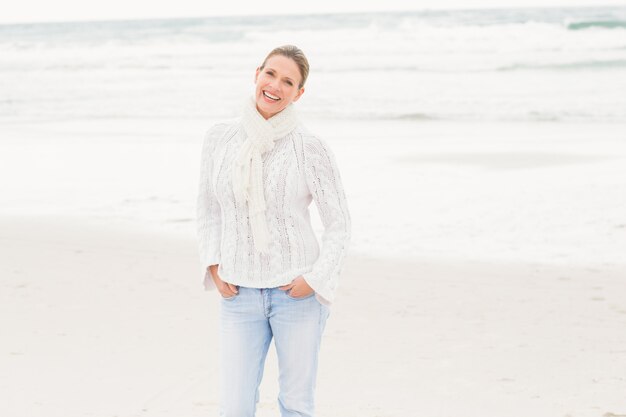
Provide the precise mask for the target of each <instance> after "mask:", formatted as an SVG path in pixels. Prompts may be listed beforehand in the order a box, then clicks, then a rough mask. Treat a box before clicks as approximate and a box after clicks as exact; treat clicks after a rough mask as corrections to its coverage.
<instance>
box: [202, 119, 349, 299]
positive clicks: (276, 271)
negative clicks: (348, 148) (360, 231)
mask: <svg viewBox="0 0 626 417" xmlns="http://www.w3.org/2000/svg"><path fill="white" fill-rule="evenodd" d="M245 138H246V133H245V130H244V129H243V127H242V125H241V123H240V122H239V121H234V122H228V123H219V124H217V125H215V126H213V127H212V128H211V129H209V131H207V133H206V135H205V138H204V144H203V147H202V157H201V173H200V181H199V192H198V201H197V231H198V243H199V252H200V259H201V263H202V268H203V271H204V276H203V278H204V285H205V289H207V290H214V289H215V284H214V283H213V280H212V279H211V276H210V273H209V272H208V267H209V266H210V265H215V264H219V267H218V274H219V276H220V277H221V279H222V280H224V281H226V282H229V283H231V284H235V285H241V286H244V287H252V288H272V287H277V286H280V285H285V284H288V283H290V282H291V281H292V280H293V279H294V278H296V277H298V276H299V275H302V276H303V277H304V279H305V280H306V282H307V283H308V284H309V286H310V287H311V288H313V289H314V290H315V292H316V297H317V299H318V301H320V302H321V303H323V304H325V305H331V304H332V302H333V299H334V296H335V291H336V289H337V284H338V282H339V275H340V272H341V268H342V264H343V260H344V257H345V255H346V250H347V248H348V244H349V241H350V235H351V223H350V214H349V212H348V206H347V203H346V197H345V193H344V190H343V186H342V183H341V178H340V175H339V170H338V168H337V164H336V162H335V157H334V155H333V153H332V152H331V150H330V149H329V148H328V145H327V144H326V143H325V142H324V141H323V140H322V139H320V138H318V137H317V136H315V135H313V134H311V133H309V132H308V131H307V130H306V129H305V128H304V126H302V125H301V124H299V125H298V127H297V128H296V129H295V130H293V131H292V132H291V133H290V134H288V135H287V136H285V137H283V138H280V139H278V140H277V141H276V143H275V146H274V148H273V149H272V150H270V151H268V152H266V153H265V154H263V156H262V159H263V187H264V193H265V200H266V206H267V211H266V217H267V225H268V228H269V233H270V243H269V253H268V254H263V253H257V252H256V251H255V250H254V242H253V238H252V235H251V231H250V222H249V218H248V211H247V207H246V206H241V205H238V204H237V203H236V201H235V198H234V194H233V191H232V190H233V187H232V180H231V167H232V166H233V161H234V159H235V157H236V156H237V150H238V149H239V148H240V147H241V145H242V143H243V142H244V140H245ZM312 200H313V201H315V204H316V206H317V209H318V212H319V214H320V218H321V220H322V223H323V225H324V232H323V234H322V246H321V249H320V246H319V244H318V241H317V239H316V237H315V233H314V231H313V229H312V227H311V221H310V216H309V209H308V207H309V204H310V203H311V201H312Z"/></svg>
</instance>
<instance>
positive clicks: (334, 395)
mask: <svg viewBox="0 0 626 417" xmlns="http://www.w3.org/2000/svg"><path fill="white" fill-rule="evenodd" d="M0 230H1V231H2V232H1V233H0V245H1V251H0V253H1V254H2V255H1V256H2V259H1V262H0V274H1V276H2V281H1V284H0V285H1V286H2V290H1V291H0V296H1V299H0V313H1V314H0V317H2V328H3V332H2V333H3V335H2V352H0V368H1V369H2V370H3V371H2V373H1V374H0V391H2V392H3V395H2V399H1V400H0V401H1V403H0V408H1V409H2V410H4V411H3V414H4V413H6V415H11V416H24V417H26V416H46V417H54V416H59V417H61V416H63V417H67V416H128V417H132V416H172V415H178V416H190V417H191V416H210V415H217V400H218V395H217V388H218V387H217V385H216V381H217V375H216V373H217V372H218V366H219V364H218V363H217V360H216V357H217V351H216V347H215V346H216V344H217V326H216V319H217V314H218V308H219V303H218V301H219V300H218V299H217V294H216V293H207V292H204V291H202V290H201V286H200V282H199V280H198V279H197V278H198V276H197V259H196V253H195V241H194V240H193V239H188V238H177V237H176V236H173V235H171V234H169V235H168V234H159V233H155V232H154V230H152V229H147V228H142V227H138V226H137V225H133V224H131V223H124V222H121V221H118V222H111V221H106V222H105V221H102V220H100V221H98V220H95V219H89V218H79V217H58V216H49V217H41V216H39V217H27V216H23V217H7V216H3V217H2V218H1V219H0ZM624 276H626V268H624V267H623V266H611V267H608V266H604V267H602V268H597V267H578V268H574V267H569V268H568V267H562V266H551V265H545V264H542V263H534V262H525V263H512V262H508V263H503V262H471V261H465V262H463V261H457V262H440V261H432V260H431V261H429V260H425V259H424V260H418V259H416V260H414V261H411V262H409V261H406V262H400V261H397V260H387V259H377V258H375V257H371V256H367V257H365V256H362V255H359V254H352V256H350V257H349V259H348V261H347V264H346V267H345V273H344V276H343V278H344V279H343V282H342V286H341V288H340V289H339V292H338V297H337V298H338V300H337V303H336V304H335V305H334V306H333V310H332V312H331V318H330V319H329V322H328V325H327V330H326V333H325V338H324V342H323V347H322V352H321V363H320V369H319V382H318V387H319V388H318V398H317V402H318V415H319V416H320V417H333V416H346V417H357V416H371V417H375V416H389V417H396V416H397V417H400V416H418V415H430V416H496V415H502V414H506V415H508V416H520V417H522V416H528V415H533V416H546V417H547V416H572V417H573V416H608V415H620V413H623V410H624V409H625V406H626V404H625V400H624V395H623V393H624V385H625V383H626V381H625V379H624V373H623V369H624V364H625V363H626V333H624V331H623V329H624V325H626V308H625V307H624V303H623V296H624V294H625V291H626V283H625V282H624V280H623V277H624ZM276 365H277V364H276V358H275V352H274V350H273V347H271V348H270V353H269V356H268V361H267V365H266V374H265V377H264V381H263V384H262V387H261V401H260V403H259V408H258V416H260V417H270V416H276V415H277V410H278V409H277V404H276V395H277V386H276V385H277V383H276V381H277V370H276ZM610 413H613V414H610Z"/></svg>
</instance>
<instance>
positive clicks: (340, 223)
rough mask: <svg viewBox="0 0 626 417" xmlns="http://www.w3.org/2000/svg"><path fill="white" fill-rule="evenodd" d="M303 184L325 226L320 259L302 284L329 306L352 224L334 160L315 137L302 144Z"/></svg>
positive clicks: (325, 147) (303, 275)
mask: <svg viewBox="0 0 626 417" xmlns="http://www.w3.org/2000/svg"><path fill="white" fill-rule="evenodd" d="M304 164H305V171H306V180H307V184H308V186H309V190H310V192H311V195H312V196H313V201H315V204H316V206H317V209H318V211H319V214H320V218H321V220H322V224H323V225H324V232H323V234H322V245H321V250H320V255H319V258H318V259H317V260H316V262H315V264H314V265H313V270H312V271H311V272H308V273H305V274H302V277H303V278H304V280H305V281H306V282H307V283H308V284H309V286H310V287H311V288H313V289H314V290H315V291H316V292H317V293H318V294H319V295H320V296H321V297H322V298H323V299H324V300H325V301H327V302H328V304H330V303H332V301H333V299H334V294H335V290H336V289H337V285H338V282H339V275H340V273H341V268H342V265H343V260H344V257H345V255H346V251H347V249H348V245H349V242H350V237H351V220H350V213H349V211H348V204H347V201H346V196H345V192H344V189H343V184H342V182H341V176H340V174H339V169H338V167H337V163H336V160H335V156H334V154H333V153H332V151H331V150H330V148H329V147H328V145H327V144H326V143H325V142H324V141H323V140H321V139H320V138H317V137H308V138H306V139H305V143H304Z"/></svg>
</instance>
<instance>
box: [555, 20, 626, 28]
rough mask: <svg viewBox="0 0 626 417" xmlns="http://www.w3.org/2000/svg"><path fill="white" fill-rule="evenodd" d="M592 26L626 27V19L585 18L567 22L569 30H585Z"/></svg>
mask: <svg viewBox="0 0 626 417" xmlns="http://www.w3.org/2000/svg"><path fill="white" fill-rule="evenodd" d="M591 28H602V29H626V20H583V21H580V22H570V23H568V24H567V29H568V30H584V29H591Z"/></svg>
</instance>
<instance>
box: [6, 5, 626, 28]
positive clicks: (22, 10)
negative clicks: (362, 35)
mask: <svg viewBox="0 0 626 417" xmlns="http://www.w3.org/2000/svg"><path fill="white" fill-rule="evenodd" d="M11 3H12V4H10V5H9V4H8V2H7V3H5V5H4V6H3V7H2V10H1V12H0V23H24V22H46V21H73V20H108V19H141V18H168V17H169V18H174V17H204V16H228V15H252V14H254V15H257V14H263V15H268V14H291V13H298V14H299V13H324V12H360V11H378V10H422V9H444V8H445V9H466V8H481V7H497V8H502V7H532V6H537V7H551V6H598V5H613V6H616V5H620V6H626V0H595V1H594V0H465V1H462V0H412V1H409V0H382V1H381V0H360V1H358V0H357V1H355V0H347V1H346V0H344V1H338V0H309V1H308V2H304V1H296V0H256V1H253V0H213V1H211V0H202V1H200V0H176V1H168V2H162V3H159V1H158V0H98V1H93V0H92V1H90V0H50V1H44V0H19V1H17V2H11Z"/></svg>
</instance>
